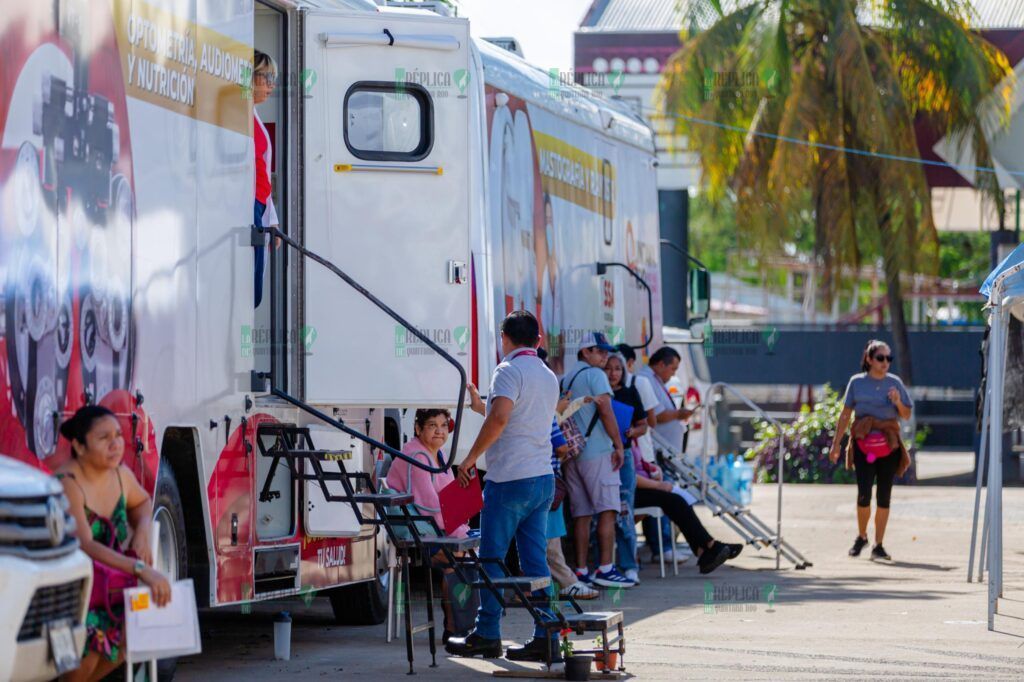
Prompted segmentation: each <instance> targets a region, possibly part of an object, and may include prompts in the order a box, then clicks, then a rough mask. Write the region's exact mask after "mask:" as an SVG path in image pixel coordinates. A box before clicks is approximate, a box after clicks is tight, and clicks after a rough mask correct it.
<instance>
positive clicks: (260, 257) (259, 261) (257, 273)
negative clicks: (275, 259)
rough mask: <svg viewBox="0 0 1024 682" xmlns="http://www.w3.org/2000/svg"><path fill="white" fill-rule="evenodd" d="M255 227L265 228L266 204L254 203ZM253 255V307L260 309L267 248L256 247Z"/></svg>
mask: <svg viewBox="0 0 1024 682" xmlns="http://www.w3.org/2000/svg"><path fill="white" fill-rule="evenodd" d="M253 204H254V206H253V216H252V218H253V225H255V226H256V227H263V214H264V212H266V210H267V205H266V204H261V203H260V202H258V201H253ZM252 248H253V255H254V256H255V261H254V262H253V273H254V279H253V282H252V285H253V289H252V291H253V301H254V302H253V307H254V308H259V307H260V301H262V300H263V267H264V262H265V260H266V255H267V247H265V246H254V247H252Z"/></svg>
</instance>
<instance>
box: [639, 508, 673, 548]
mask: <svg viewBox="0 0 1024 682" xmlns="http://www.w3.org/2000/svg"><path fill="white" fill-rule="evenodd" d="M642 526H643V529H644V537H645V538H646V539H647V547H648V548H650V550H651V556H657V555H658V532H657V531H658V522H657V521H655V520H654V517H651V516H648V517H647V518H645V519H644V522H643V524H642ZM660 530H661V537H662V540H661V541H662V542H663V543H664V547H665V551H666V552H667V551H669V550H670V549H672V521H671V520H670V519H669V518H668V517H667V516H662V517H661V529H660Z"/></svg>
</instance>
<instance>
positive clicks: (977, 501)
mask: <svg viewBox="0 0 1024 682" xmlns="http://www.w3.org/2000/svg"><path fill="white" fill-rule="evenodd" d="M988 405H989V401H988V391H987V390H986V391H985V395H984V396H982V403H981V440H980V443H979V445H978V475H977V480H976V481H975V484H974V521H973V522H972V523H971V551H970V556H969V557H968V559H967V582H973V571H974V548H975V546H976V545H977V542H978V509H979V507H980V506H981V477H982V472H983V471H984V470H985V455H986V454H987V448H986V444H987V438H988ZM984 551H985V550H982V552H984ZM981 578H982V575H981V574H980V573H979V574H978V579H979V580H981Z"/></svg>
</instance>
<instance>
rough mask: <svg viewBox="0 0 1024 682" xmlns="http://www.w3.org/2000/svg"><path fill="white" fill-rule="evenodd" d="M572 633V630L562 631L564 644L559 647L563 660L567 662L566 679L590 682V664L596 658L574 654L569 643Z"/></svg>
mask: <svg viewBox="0 0 1024 682" xmlns="http://www.w3.org/2000/svg"><path fill="white" fill-rule="evenodd" d="M571 632H572V630H562V642H561V643H560V644H559V645H558V650H559V651H560V652H561V653H562V660H563V661H565V679H567V680H589V679H590V663H591V661H593V660H594V657H593V656H584V655H582V654H574V653H573V652H572V642H570V641H569V634H570V633H571Z"/></svg>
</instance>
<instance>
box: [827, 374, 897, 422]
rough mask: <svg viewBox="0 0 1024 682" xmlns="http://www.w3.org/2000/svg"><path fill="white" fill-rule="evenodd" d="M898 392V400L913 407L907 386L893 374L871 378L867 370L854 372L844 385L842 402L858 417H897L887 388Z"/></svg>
mask: <svg viewBox="0 0 1024 682" xmlns="http://www.w3.org/2000/svg"><path fill="white" fill-rule="evenodd" d="M892 388H895V389H896V390H897V391H899V392H900V401H901V402H902V403H903V404H904V405H906V406H907V407H910V408H913V407H914V401H913V400H911V399H910V394H909V393H907V387H906V386H904V385H903V382H902V381H901V380H900V378H899V377H898V376H896V375H895V374H886V375H885V376H884V377H882V378H881V379H873V378H872V377H871V376H869V375H868V373H867V372H861V373H860V374H854V375H853V376H852V377H850V383H849V384H847V385H846V397H845V398H843V404H844V405H845V406H846V407H850V408H853V411H854V412H855V413H856V416H857V417H858V418H860V417H875V418H876V419H897V418H898V417H899V414H898V413H897V412H896V406H895V405H893V404H892V403H891V402H890V401H889V389H892Z"/></svg>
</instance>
